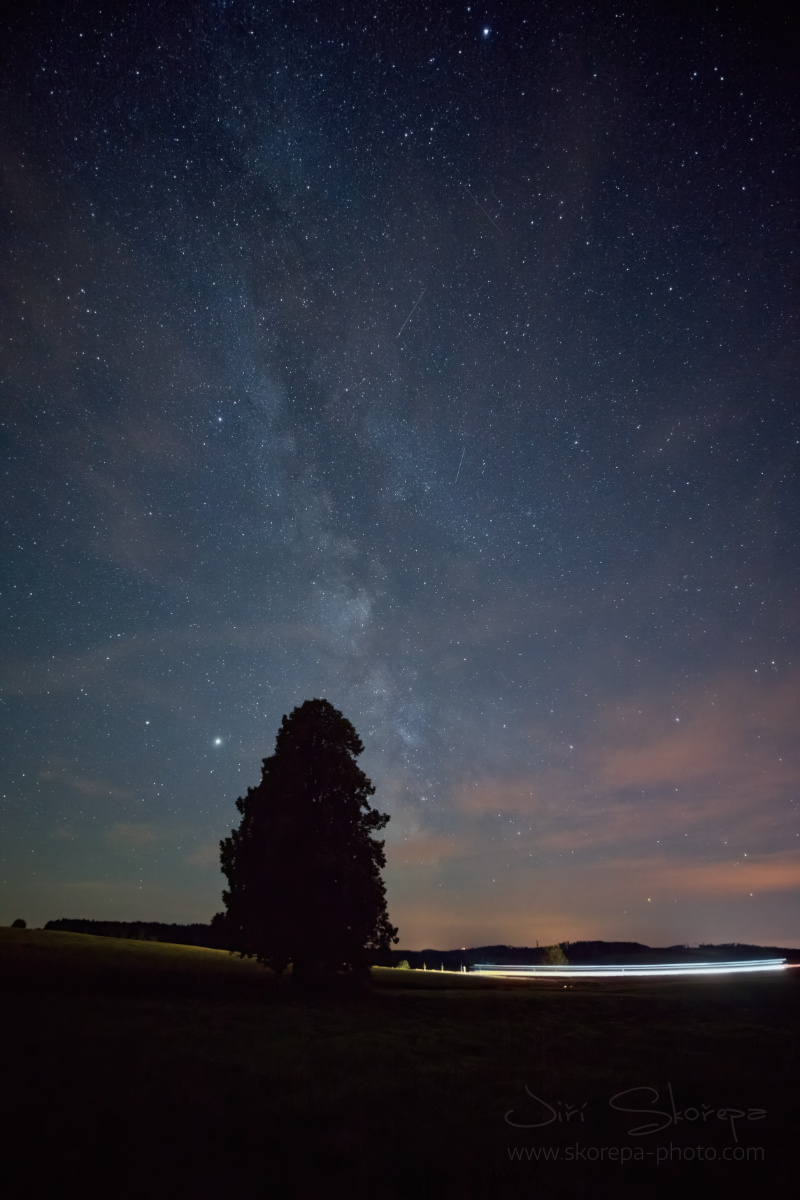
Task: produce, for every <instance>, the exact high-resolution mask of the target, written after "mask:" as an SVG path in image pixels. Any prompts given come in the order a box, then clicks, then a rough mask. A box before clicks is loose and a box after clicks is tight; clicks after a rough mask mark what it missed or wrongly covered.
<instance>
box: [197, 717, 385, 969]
mask: <svg viewBox="0 0 800 1200" xmlns="http://www.w3.org/2000/svg"><path fill="white" fill-rule="evenodd" d="M363 749H364V747H363V745H362V743H361V740H360V738H359V736H358V734H357V733H356V731H355V729H354V728H353V726H352V725H351V724H350V722H349V721H348V720H347V719H346V718H345V717H344V716H342V714H341V713H340V712H339V711H338V710H337V709H335V708H334V707H333V705H332V704H330V703H329V702H328V701H327V700H306V701H305V703H304V704H302V705H300V707H299V708H295V709H294V710H293V712H292V713H291V715H290V716H288V717H286V716H284V717H283V719H282V721H281V727H280V729H279V731H278V736H277V738H276V741H275V753H274V754H273V755H272V757H271V758H265V759H264V760H263V770H262V775H261V783H260V784H259V785H258V787H255V788H249V789H248V792H247V795H246V796H245V797H244V799H239V800H237V801H236V807H237V808H238V810H239V812H240V813H241V814H242V821H241V824H240V825H239V828H238V829H234V830H233V831H232V832H231V836H230V837H229V838H225V839H224V841H222V842H220V850H221V862H222V870H223V872H224V874H225V875H226V876H227V879H228V889H227V890H226V891H225V892H223V900H224V902H225V906H226V909H227V914H226V917H225V926H226V929H225V936H226V940H227V945H228V946H229V947H230V948H231V949H233V950H238V951H239V952H240V953H241V954H242V956H244V955H249V956H255V957H256V958H257V959H258V961H259V962H262V963H265V964H266V965H267V966H270V967H272V968H273V969H274V970H277V971H279V972H281V971H283V970H284V969H285V967H286V966H287V965H288V964H289V963H290V962H291V963H292V972H293V975H294V977H295V979H296V980H301V981H302V980H306V979H311V978H319V977H324V976H329V975H333V974H335V973H337V972H339V971H347V972H352V971H360V970H366V968H367V966H368V965H369V962H370V960H371V959H374V958H375V956H376V955H379V956H380V955H382V954H383V955H385V956H386V957H387V959H388V951H389V946H390V943H391V942H396V941H397V936H396V934H397V930H396V929H395V928H394V926H392V925H391V924H390V922H389V915H388V913H387V910H386V889H385V887H384V883H383V880H382V879H381V875H380V869H381V868H382V867H384V866H385V865H386V858H385V855H384V853H383V842H382V841H377V840H376V839H375V838H374V837H372V834H373V833H375V832H377V831H378V830H380V829H383V828H384V826H385V825H386V824H387V822H388V820H389V817H388V815H387V814H386V813H380V812H378V811H377V810H376V809H374V808H372V806H371V805H370V803H369V800H368V797H369V796H371V795H373V794H374V792H375V788H374V787H373V785H372V783H371V782H370V781H369V779H367V777H366V775H365V774H364V773H363V771H361V770H360V769H359V767H358V766H357V764H356V758H357V756H358V755H359V754H361V752H362V751H363Z"/></svg>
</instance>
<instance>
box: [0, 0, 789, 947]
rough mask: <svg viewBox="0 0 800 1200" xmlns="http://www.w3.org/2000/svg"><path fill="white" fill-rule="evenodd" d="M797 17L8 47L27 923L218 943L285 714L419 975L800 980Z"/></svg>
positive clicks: (396, 17)
mask: <svg viewBox="0 0 800 1200" xmlns="http://www.w3.org/2000/svg"><path fill="white" fill-rule="evenodd" d="M787 11H788V10H784V9H782V8H778V7H773V6H771V5H770V4H763V3H759V4H748V5H743V6H741V7H733V6H728V5H725V4H720V5H719V6H716V7H714V6H711V5H709V6H705V5H703V4H677V3H675V4H670V5H660V4H657V3H652V4H645V5H642V6H632V5H631V4H629V3H627V2H625V3H623V2H622V0H620V3H618V4H603V3H598V4H595V3H591V4H590V3H587V4H583V5H580V4H571V3H562V2H560V0H558V2H556V0H554V2H553V3H549V4H548V3H538V2H537V3H535V4H534V3H530V4H519V5H512V4H508V3H495V4H483V5H481V4H474V3H473V4H472V5H471V6H470V5H469V4H461V5H452V6H448V5H447V4H439V3H436V4H431V5H430V6H429V7H425V6H423V5H414V4H399V3H389V2H387V3H379V4H374V3H373V4H361V3H359V2H358V0H356V2H354V3H350V2H348V3H346V4H343V5H341V6H338V7H337V6H336V5H333V4H328V3H314V2H310V0H309V2H306V3H299V2H298V3H260V4H252V3H250V4H245V3H240V2H238V0H230V2H228V3H225V2H218V3H204V4H196V5H189V4H186V5H169V4H167V5H164V4H155V3H153V4H150V5H148V4H135V3H132V4H110V3H109V4H107V5H103V6H102V7H101V6H98V7H94V6H92V5H89V4H75V3H69V2H66V3H58V4H56V3H53V4H49V5H48V4H39V5H36V4H32V5H28V6H26V10H25V12H24V13H23V14H22V15H21V16H20V17H19V18H18V19H14V20H8V19H6V21H5V24H4V27H3V29H2V30H0V45H2V47H3V49H2V52H0V53H1V54H2V67H1V68H0V73H1V79H0V82H1V83H2V100H1V101H0V104H1V108H0V128H2V135H0V167H2V216H1V217H0V220H1V221H2V225H1V227H0V228H1V231H2V232H0V254H1V257H0V321H1V322H2V335H3V336H2V365H1V369H0V377H1V379H2V397H3V402H2V413H1V416H2V462H3V471H4V476H3V478H4V486H3V496H4V499H3V504H2V543H1V545H2V549H1V550H0V561H2V602H3V610H2V611H3V616H2V631H3V643H4V653H3V668H2V702H1V704H0V712H2V723H3V729H4V734H3V740H2V789H1V791H2V810H0V812H1V813H2V827H1V829H0V866H1V867H2V870H0V887H1V891H0V922H2V923H5V924H9V923H10V922H11V921H12V920H13V919H15V918H16V917H23V918H25V919H27V921H28V924H29V925H42V924H44V922H45V921H46V920H49V919H51V918H57V917H95V918H113V919H122V920H135V919H143V920H144V919H147V920H162V921H207V920H209V919H210V917H211V916H212V914H213V913H214V912H215V911H217V910H219V909H220V908H221V907H222V901H221V891H222V887H223V883H224V880H223V877H222V875H221V873H220V871H219V840H220V838H221V837H225V836H226V835H227V834H228V833H229V832H230V829H231V827H232V826H233V825H235V824H238V820H239V814H238V813H237V812H236V809H235V806H234V805H235V800H236V798H237V796H239V795H241V794H243V793H244V791H245V790H246V789H247V787H248V786H250V785H255V784H256V783H257V782H258V780H259V778H260V767H261V759H262V757H264V756H265V755H269V754H271V753H272V751H273V747H274V739H275V734H276V732H277V729H278V725H279V723H280V719H281V715H282V714H283V713H288V712H290V711H291V709H292V708H293V707H294V706H295V705H298V704H301V703H302V702H303V701H304V700H306V699H310V698H312V697H325V698H327V699H328V700H330V701H331V703H332V704H334V705H335V706H336V707H337V708H339V709H341V710H342V711H343V712H344V714H345V716H347V717H348V718H349V719H350V720H351V721H352V722H353V724H354V725H355V727H356V729H357V730H358V732H359V734H360V736H361V738H362V740H363V741H364V743H365V746H366V750H365V753H364V755H363V756H362V758H361V760H360V764H361V766H362V767H363V769H364V770H365V771H366V773H367V774H368V775H369V776H370V778H372V780H373V781H374V783H375V784H376V786H377V793H376V796H375V803H376V804H377V806H378V807H379V808H380V809H382V810H385V811H388V812H389V813H391V816H392V819H391V822H390V824H389V826H388V828H387V831H386V835H387V845H386V850H387V857H388V866H387V869H386V871H385V878H386V883H387V897H388V904H389V913H390V916H391V919H392V921H393V922H394V924H396V925H398V926H399V927H400V945H401V946H406V947H409V948H421V947H424V946H440V947H451V946H462V945H464V946H469V945H479V944H486V943H492V942H508V943H515V944H527V945H533V944H534V943H535V941H536V940H538V941H539V942H540V943H545V942H553V941H556V940H563V939H570V940H576V939H580V938H605V939H607V940H611V939H626V940H627V939H636V940H639V941H643V942H646V943H649V944H651V945H659V944H661V945H664V944H671V943H676V942H689V943H697V942H702V941H713V942H724V941H742V942H757V943H761V944H765V945H766V944H773V945H774V944H778V945H795V946H796V945H800V933H799V932H798V931H799V929H800V926H798V917H800V903H798V901H799V899H800V820H799V819H798V817H799V810H798V800H799V799H800V747H799V746H798V726H799V725H800V657H799V655H800V644H799V632H800V631H799V629H798V590H797V587H798V576H799V575H800V559H798V533H799V532H800V503H798V489H797V474H798V450H800V419H799V414H798V406H797V403H796V400H795V397H794V392H793V388H792V384H793V374H794V372H793V367H794V366H795V358H794V347H795V345H796V341H795V333H794V330H793V326H792V315H793V298H792V294H791V275H790V265H791V260H792V252H793V250H794V248H795V245H796V237H795V230H796V225H795V218H796V211H793V200H794V194H795V191H796V181H797V171H796V166H797V164H796V158H795V157H794V152H795V149H796V145H797V128H796V125H795V123H794V122H795V113H796V112H797V111H798V107H797V99H798V98H797V95H796V93H795V90H794V84H793V75H795V74H796V70H795V67H796V63H794V62H793V60H792V58H791V56H790V53H789V49H788V47H789V42H790V36H789V35H790V32H791V27H790V25H789V21H788V18H787V16H786V12H787Z"/></svg>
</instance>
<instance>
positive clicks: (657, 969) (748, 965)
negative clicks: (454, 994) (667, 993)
mask: <svg viewBox="0 0 800 1200" xmlns="http://www.w3.org/2000/svg"><path fill="white" fill-rule="evenodd" d="M787 965H788V964H787V962H786V959H785V958H754V959H748V960H742V961H741V962H717V963H652V964H650V963H635V964H633V963H631V964H628V965H622V964H620V965H619V966H617V965H613V966H612V965H611V964H607V965H603V966H591V965H586V966H584V965H582V964H578V965H569V966H548V965H544V964H540V965H536V966H527V967H523V966H521V967H517V966H501V965H500V964H498V963H476V964H475V966H474V967H473V968H472V971H471V974H475V975H487V976H491V977H493V978H495V979H610V978H613V977H615V976H622V975H624V976H625V977H626V978H630V977H632V976H639V977H645V978H648V977H650V976H654V975H673V976H674V975H682V976H692V975H744V974H748V973H752V972H755V971H783V970H785V969H786V967H787Z"/></svg>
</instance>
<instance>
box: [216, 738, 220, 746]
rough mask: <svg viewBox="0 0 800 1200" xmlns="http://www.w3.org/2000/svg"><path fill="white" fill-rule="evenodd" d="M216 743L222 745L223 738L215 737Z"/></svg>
mask: <svg viewBox="0 0 800 1200" xmlns="http://www.w3.org/2000/svg"><path fill="white" fill-rule="evenodd" d="M214 745H215V746H221V745H222V738H214Z"/></svg>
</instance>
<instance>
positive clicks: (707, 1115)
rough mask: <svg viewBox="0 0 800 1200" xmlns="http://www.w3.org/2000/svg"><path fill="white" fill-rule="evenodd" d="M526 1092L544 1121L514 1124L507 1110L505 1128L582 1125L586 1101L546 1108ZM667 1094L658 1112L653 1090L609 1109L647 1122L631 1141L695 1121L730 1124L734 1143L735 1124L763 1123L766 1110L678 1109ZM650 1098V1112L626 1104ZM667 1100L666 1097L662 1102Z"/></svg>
mask: <svg viewBox="0 0 800 1200" xmlns="http://www.w3.org/2000/svg"><path fill="white" fill-rule="evenodd" d="M525 1091H526V1093H527V1094H528V1096H530V1098H531V1100H534V1101H535V1102H536V1103H537V1104H538V1105H540V1106H541V1109H542V1114H541V1115H542V1116H543V1117H544V1119H543V1120H539V1121H517V1120H513V1119H512V1117H513V1114H514V1111H515V1110H514V1109H513V1108H510V1109H509V1110H508V1112H507V1113H506V1115H505V1120H506V1124H508V1125H512V1126H513V1127H514V1128H515V1129H544V1128H545V1126H547V1125H553V1124H556V1123H558V1124H568V1123H569V1122H570V1121H572V1120H573V1119H574V1120H575V1121H576V1122H583V1123H585V1119H586V1112H585V1110H586V1107H587V1104H588V1101H587V1100H584V1102H583V1104H572V1103H567V1102H566V1101H563V1100H557V1101H556V1102H555V1104H548V1102H547V1101H546V1100H543V1099H542V1098H541V1097H540V1096H537V1095H535V1094H534V1092H532V1091H531V1089H530V1088H529V1087H528V1085H527V1084H526V1085H525ZM667 1093H668V1095H669V1108H668V1109H667V1108H664V1109H658V1108H655V1107H653V1106H654V1105H656V1104H658V1103H659V1102H660V1100H661V1095H660V1093H659V1091H658V1088H655V1087H632V1088H626V1089H625V1090H624V1091H621V1092H616V1093H615V1095H613V1096H612V1097H611V1098H610V1100H609V1101H608V1103H609V1107H610V1108H613V1109H614V1110H615V1111H616V1112H623V1113H635V1114H636V1115H637V1116H646V1117H649V1118H650V1119H649V1120H648V1122H647V1123H646V1124H643V1125H635V1126H634V1127H633V1128H632V1129H629V1130H628V1134H629V1136H630V1137H647V1136H648V1135H649V1134H651V1133H661V1132H662V1131H663V1130H664V1129H670V1128H672V1127H677V1126H678V1125H680V1124H681V1122H684V1121H686V1122H688V1123H689V1124H693V1123H694V1122H695V1121H700V1122H701V1123H702V1124H705V1123H706V1122H707V1121H708V1120H716V1121H725V1122H727V1123H729V1124H730V1127H731V1133H732V1134H733V1140H734V1141H735V1142H738V1141H739V1135H738V1132H737V1127H736V1122H737V1121H763V1119H764V1117H766V1115H767V1110H766V1109H765V1108H731V1107H729V1106H728V1105H722V1106H718V1105H714V1104H706V1103H703V1104H700V1105H688V1106H687V1107H685V1108H680V1109H679V1108H678V1106H677V1104H676V1103H675V1094H674V1092H673V1090H672V1084H671V1083H668V1084H667ZM648 1097H649V1104H650V1106H651V1107H649V1108H639V1107H637V1108H629V1107H627V1104H626V1103H623V1101H626V1102H638V1103H646V1102H647V1101H648ZM664 1099H665V1100H666V1096H665V1098H664Z"/></svg>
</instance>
